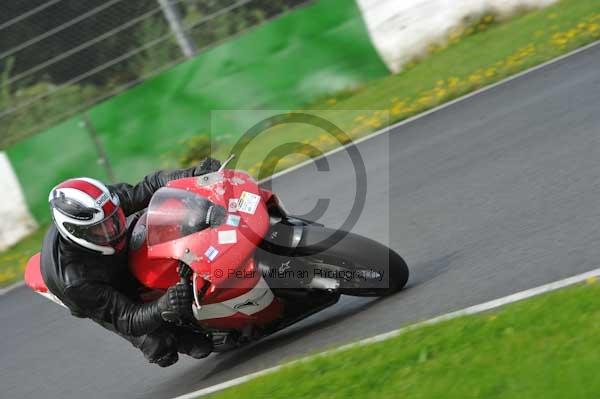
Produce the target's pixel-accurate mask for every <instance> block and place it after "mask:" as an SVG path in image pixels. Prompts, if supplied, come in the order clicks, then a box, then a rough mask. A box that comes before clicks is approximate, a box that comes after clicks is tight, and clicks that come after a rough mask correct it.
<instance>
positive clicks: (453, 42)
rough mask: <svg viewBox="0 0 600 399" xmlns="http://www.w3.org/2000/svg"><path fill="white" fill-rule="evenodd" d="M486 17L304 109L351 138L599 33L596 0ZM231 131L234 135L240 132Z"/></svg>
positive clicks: (11, 258) (281, 136) (12, 263)
mask: <svg viewBox="0 0 600 399" xmlns="http://www.w3.org/2000/svg"><path fill="white" fill-rule="evenodd" d="M491 18H492V19H490V17H488V18H487V19H486V18H483V19H482V20H481V21H479V22H478V23H477V24H476V25H474V26H472V27H470V28H469V27H465V29H464V30H463V31H462V32H461V31H457V32H455V34H454V35H453V36H452V37H451V38H449V42H448V44H447V45H445V46H438V47H432V48H431V52H430V54H429V55H427V56H424V57H423V58H422V59H421V60H418V61H415V62H413V63H412V64H411V65H408V66H407V67H406V68H405V70H404V71H403V72H401V73H399V74H396V75H392V76H388V77H385V78H382V79H378V80H375V81H373V82H371V83H370V84H369V85H368V86H365V87H363V88H362V89H359V90H355V91H345V92H343V93H340V94H339V95H338V96H333V97H331V98H327V99H323V100H322V101H320V102H317V103H315V104H312V105H311V106H309V107H307V110H308V111H310V113H313V114H316V115H319V116H322V117H324V118H326V119H328V120H331V121H332V122H334V123H335V124H337V125H338V126H340V127H341V128H342V129H343V130H344V131H345V132H346V133H347V135H348V137H350V138H351V139H358V138H360V137H364V136H365V135H367V134H369V133H371V132H373V131H376V130H378V129H381V128H382V127H384V126H386V125H389V124H391V123H394V122H397V121H400V120H403V119H406V118H409V117H411V116H414V115H416V114H418V113H421V112H424V111H426V110H428V109H431V108H433V107H436V106H438V105H440V104H443V103H445V102H447V101H450V100H453V99H455V98H457V97H459V96H461V95H464V94H466V93H468V92H471V91H473V90H477V89H479V88H481V87H483V86H486V85H489V84H492V83H494V82H497V81H499V80H501V79H503V78H506V77H508V76H511V75H513V74H515V73H518V72H520V71H522V70H524V69H526V68H529V67H531V66H534V65H538V64H540V63H542V62H544V61H547V60H549V59H552V58H554V57H557V56H559V55H561V54H564V53H566V52H568V51H571V50H573V49H575V48H578V47H581V46H583V45H585V44H587V43H590V42H592V41H595V40H598V39H600V1H597V0H563V1H561V2H559V3H557V4H556V5H554V6H551V7H548V8H545V9H543V10H539V11H535V12H531V13H527V14H524V15H521V16H518V17H515V18H513V19H511V20H509V21H506V22H497V21H495V19H493V17H491ZM240 119H247V120H252V118H240ZM216 123H217V124H216V127H217V128H218V126H219V125H218V121H217V122H216ZM223 125H227V126H230V124H228V123H223ZM249 127H250V126H243V129H247V128H249ZM228 133H231V136H233V137H236V135H237V136H239V135H240V134H241V131H239V132H228ZM291 142H297V143H301V144H302V145H303V146H302V147H298V148H297V151H296V152H295V153H293V154H290V155H287V156H285V157H283V158H281V157H273V156H267V155H268V152H269V151H270V150H271V149H273V148H275V147H276V146H279V145H281V144H284V143H291ZM345 142H346V141H345V139H344V138H341V137H333V136H331V135H329V134H327V133H324V132H323V131H321V130H319V129H316V128H311V127H307V126H305V125H302V126H299V125H298V124H292V125H287V126H280V127H278V128H271V129H269V130H268V131H266V132H265V133H264V134H263V135H261V136H260V139H257V140H254V141H253V142H252V143H251V145H249V146H248V148H247V149H246V150H245V151H244V153H243V154H241V156H240V157H239V161H238V163H237V165H236V167H237V168H240V169H246V170H249V171H250V172H251V173H252V174H254V175H255V176H259V177H264V176H266V175H268V174H269V173H270V171H279V170H282V169H285V168H287V167H290V166H292V165H294V164H297V163H299V162H302V161H304V160H306V159H308V158H310V157H315V156H318V155H319V154H321V153H323V152H326V151H328V150H331V149H333V148H335V147H337V146H339V145H340V144H344V143H345ZM218 144H219V145H218V147H217V148H216V153H215V154H214V155H215V156H216V157H218V158H221V159H224V158H226V157H227V155H228V154H229V151H230V150H231V147H232V145H233V142H231V141H223V142H219V143H218ZM182 147H185V146H182ZM26 150H27V149H26V148H24V151H26ZM83 155H84V154H82V159H83V158H85V157H84V156H83ZM165 155H166V158H167V159H166V160H165V165H164V166H165V167H176V166H178V165H177V162H178V160H177V157H176V156H175V154H165ZM59 166H61V168H62V169H61V170H63V171H64V170H66V169H68V168H67V166H68V165H59ZM38 169H39V168H38ZM59 169H60V168H59ZM32 170H36V169H35V167H33V169H32ZM53 170H56V168H54V169H53ZM69 170H70V169H69ZM40 173H41V172H40ZM57 173H59V174H60V171H58V172H57ZM41 236H42V234H41V233H40V234H37V235H34V236H33V237H31V238H29V239H27V240H26V242H24V243H23V244H19V245H18V246H17V247H15V248H14V249H9V250H8V251H6V252H4V253H2V254H0V287H1V286H3V285H7V284H10V283H11V282H13V281H15V280H17V279H19V278H20V274H21V272H22V270H23V269H24V266H25V263H24V261H25V258H27V257H28V256H29V255H31V254H33V252H35V251H36V250H37V249H38V247H39V242H38V241H36V240H39V239H40V237H41ZM17 248H18V249H17ZM2 259H6V260H2Z"/></svg>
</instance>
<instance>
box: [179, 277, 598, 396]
mask: <svg viewBox="0 0 600 399" xmlns="http://www.w3.org/2000/svg"><path fill="white" fill-rule="evenodd" d="M598 277H600V269H595V270H592V271H590V272H587V273H583V274H578V275H576V276H573V277H569V278H566V279H564V280H559V281H555V282H553V283H549V284H545V285H542V286H539V287H535V288H530V289H528V290H525V291H521V292H517V293H516V294H512V295H508V296H505V297H503V298H498V299H494V300H492V301H489V302H484V303H482V304H479V305H475V306H470V307H468V308H465V309H462V310H458V311H456V312H451V313H446V314H443V315H440V316H437V317H434V318H433V319H429V320H425V321H422V322H419V323H416V324H411V325H409V326H406V327H403V328H399V329H397V330H394V331H390V332H387V333H384V334H379V335H375V336H374V337H370V338H366V339H363V340H360V341H357V342H354V343H351V344H347V345H343V346H340V347H339V348H336V349H332V350H328V351H325V352H322V353H319V354H316V355H311V356H307V357H303V358H300V359H298V360H294V361H291V362H289V363H285V364H282V365H279V366H275V367H271V368H268V369H265V370H261V371H258V372H255V373H252V374H248V375H245V376H242V377H238V378H235V379H233V380H229V381H226V382H223V383H221V384H217V385H213V386H210V387H207V388H203V389H200V390H198V391H195V392H190V393H188V394H185V395H182V396H178V397H176V398H173V399H195V398H197V397H199V396H204V395H209V394H211V393H215V392H218V391H221V390H223V389H227V388H231V387H234V386H236V385H240V384H243V383H245V382H248V381H251V380H253V379H255V378H257V377H260V376H263V375H266V374H271V373H274V372H276V371H278V370H280V369H282V368H283V367H286V366H289V365H292V364H295V363H299V362H306V361H309V360H312V359H315V358H317V357H321V356H328V355H331V354H335V353H336V352H340V351H343V350H347V349H350V348H355V347H357V346H363V345H369V344H373V343H376V342H381V341H385V340H387V339H390V338H394V337H397V336H398V335H400V334H403V333H405V332H407V331H411V330H414V329H416V328H418V327H422V326H426V325H431V324H437V323H440V322H442V321H446V320H451V319H455V318H457V317H461V316H468V315H473V314H476V313H482V312H486V311H488V310H492V309H496V308H499V307H501V306H504V305H507V304H510V303H513V302H518V301H521V300H523V299H527V298H531V297H533V296H536V295H540V294H543V293H546V292H550V291H554V290H557V289H560V288H564V287H567V286H570V285H573V284H577V283H581V282H583V281H586V280H587V279H590V278H598Z"/></svg>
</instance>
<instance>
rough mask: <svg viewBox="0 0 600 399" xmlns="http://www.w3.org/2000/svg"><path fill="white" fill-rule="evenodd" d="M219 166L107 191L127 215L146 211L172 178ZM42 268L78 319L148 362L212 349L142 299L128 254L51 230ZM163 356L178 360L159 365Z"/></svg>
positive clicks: (204, 166) (51, 287) (155, 176)
mask: <svg viewBox="0 0 600 399" xmlns="http://www.w3.org/2000/svg"><path fill="white" fill-rule="evenodd" d="M217 168H218V161H214V160H210V159H209V160H207V161H205V162H203V164H202V165H201V166H200V167H194V168H190V169H182V170H175V171H161V172H157V173H154V174H151V175H148V176H146V177H145V178H144V179H143V181H142V182H140V183H138V184H137V185H135V186H131V185H129V184H125V183H121V184H115V185H111V186H108V188H109V190H110V191H111V192H114V193H116V194H117V195H118V196H119V199H120V202H121V208H122V209H123V211H124V212H125V215H126V216H129V215H132V214H135V213H136V212H138V211H140V210H143V209H144V208H146V207H147V206H148V203H149V202H150V199H151V197H152V195H153V194H154V192H156V191H157V190H158V189H159V188H161V187H163V186H164V185H166V183H167V182H169V181H170V180H175V179H180V178H184V177H191V176H199V175H201V174H205V173H208V172H211V171H214V170H216V169H217ZM128 239H129V237H128ZM41 270H42V276H43V278H44V281H45V283H46V285H47V286H48V289H49V290H50V292H52V293H53V294H54V295H56V296H57V297H58V298H59V299H60V300H61V301H62V302H63V303H64V304H65V305H66V306H67V307H68V308H69V310H70V311H71V313H72V314H73V315H74V316H76V317H83V318H90V319H92V320H94V321H95V322H97V323H99V324H100V325H102V326H103V327H105V328H107V329H109V330H111V331H113V332H116V333H117V334H119V335H121V336H122V337H124V338H125V339H127V340H128V341H130V342H131V343H132V344H133V345H134V346H135V347H137V348H140V349H141V350H142V352H143V353H144V355H145V357H146V358H147V359H148V360H149V361H150V362H153V363H158V364H159V365H161V366H164V365H170V364H172V363H174V361H176V360H177V351H179V352H180V353H187V354H190V353H189V352H190V350H192V348H191V346H193V345H194V344H199V345H204V348H203V349H206V351H210V349H207V347H209V346H210V344H209V343H208V342H202V340H203V339H205V338H204V337H198V336H196V335H197V334H193V333H191V332H187V331H186V330H183V329H177V328H176V327H175V326H171V325H166V323H165V321H163V319H162V318H161V316H160V312H159V311H158V308H157V304H156V303H155V302H151V303H147V304H144V303H142V302H141V301H140V300H139V297H138V293H139V289H140V288H141V287H140V284H139V283H138V282H137V280H135V278H134V277H133V276H132V275H131V274H130V272H129V269H128V267H127V251H126V250H123V251H121V252H120V253H117V254H115V255H112V256H106V255H101V254H97V253H94V252H92V251H89V250H87V249H84V248H82V247H79V246H77V245H74V244H72V243H70V242H69V241H67V240H65V239H64V238H63V237H61V236H60V235H59V234H58V231H57V229H56V227H54V226H52V227H50V229H49V230H48V232H47V234H46V236H45V238H44V243H43V247H42V255H41ZM165 356H167V357H169V356H170V357H171V359H172V358H173V356H175V359H174V361H171V362H168V361H167V362H166V363H168V364H161V359H164V358H165Z"/></svg>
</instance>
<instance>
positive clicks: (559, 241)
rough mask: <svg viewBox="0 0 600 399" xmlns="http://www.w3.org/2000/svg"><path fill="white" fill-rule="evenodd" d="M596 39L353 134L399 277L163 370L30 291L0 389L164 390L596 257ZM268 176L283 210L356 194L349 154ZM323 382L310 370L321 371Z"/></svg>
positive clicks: (341, 214) (507, 289)
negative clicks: (388, 287) (232, 347)
mask: <svg viewBox="0 0 600 399" xmlns="http://www.w3.org/2000/svg"><path fill="white" fill-rule="evenodd" d="M599 65H600V46H595V47H592V48H590V49H588V50H586V51H584V52H581V53H578V54H576V55H574V56H571V57H569V58H567V59H564V60H562V61H560V62H558V63H555V64H552V65H549V66H546V67H544V68H542V69H540V70H537V71H535V72H533V73H530V74H527V75H525V76H522V77H520V78H518V79H516V80H513V81H511V82H508V83H506V84H503V85H500V86H498V87H495V88H493V89H491V90H488V91H485V92H483V93H481V94H479V95H476V96H473V97H471V98H469V99H466V100H464V101H461V102H459V103H457V104H454V105H452V106H450V107H448V108H445V109H442V110H440V111H437V112H435V113H432V114H429V115H427V116H425V117H423V118H420V119H418V120H416V121H414V122H411V123H409V124H406V125H403V126H400V127H398V128H395V129H393V131H392V132H391V133H390V134H382V135H379V136H377V137H375V138H373V139H370V140H367V141H364V142H363V143H361V144H359V146H358V149H359V150H360V154H361V155H362V157H363V159H364V162H365V166H366V168H367V174H368V178H367V187H368V195H367V201H366V204H365V208H364V209H363V211H362V213H361V217H360V219H359V221H358V223H357V224H356V226H355V227H354V231H356V232H358V233H361V234H364V235H367V236H369V237H372V238H375V239H377V240H380V241H382V242H386V243H389V244H390V245H391V246H392V247H393V248H395V249H396V250H397V251H398V252H399V253H401V254H402V255H403V256H404V257H405V258H406V260H407V262H408V264H409V266H410V267H411V271H412V275H411V279H410V281H409V285H408V287H407V289H406V290H405V291H403V292H401V293H399V294H397V295H395V296H393V297H390V298H386V299H380V300H373V299H361V298H351V297H344V298H343V300H342V301H341V302H340V303H339V304H338V305H336V306H335V307H333V308H330V309H329V310H327V311H325V312H322V313H321V314H318V315H316V316H314V317H312V318H310V319H308V320H306V321H304V322H303V323H301V324H298V325H296V326H294V327H292V328H290V329H288V330H285V331H282V332H280V333H279V334H276V335H274V336H272V337H270V338H269V339H266V340H264V341H262V342H259V343H256V344H254V345H252V346H250V347H247V348H244V349H242V350H239V351H237V352H232V353H227V354H221V355H213V356H211V357H209V358H208V359H207V360H204V361H194V360H189V359H183V360H181V361H180V362H179V363H178V364H177V365H176V366H174V367H172V368H169V369H160V368H158V367H156V366H152V365H148V364H146V363H145V362H144V360H143V359H142V357H141V355H140V354H139V353H137V352H136V350H135V349H133V348H131V347H130V346H129V344H128V343H126V342H124V341H123V340H122V339H121V338H119V337H117V336H114V335H112V334H110V333H107V332H105V331H103V330H102V329H100V328H98V327H97V326H95V325H93V324H92V323H90V322H88V321H85V320H77V319H74V318H72V317H69V316H68V315H67V313H66V311H65V310H63V309H61V308H59V307H58V306H56V305H54V304H52V303H50V302H48V301H47V300H45V299H43V298H42V297H39V296H37V295H35V294H33V293H31V292H29V291H28V290H27V289H25V288H19V289H17V290H14V291H13V292H11V293H9V294H7V295H5V296H3V297H2V298H0V329H1V332H2V333H1V337H2V340H1V341H0V364H1V371H0V387H1V388H0V397H2V398H38V397H46V398H63V399H68V398H81V397H84V398H87V399H93V398H105V397H109V396H110V397H118V398H146V399H148V398H170V397H173V396H176V395H180V394H183V393H186V392H189V391H192V390H196V389H199V388H201V387H204V386H209V385H213V384H216V383H219V382H222V381H226V380H229V379H231V378H235V377H238V376H240V375H243V374H247V373H249V372H253V371H257V370H260V369H263V368H266V367H270V366H273V365H276V364H278V363H280V362H282V361H285V360H287V359H292V358H294V357H298V356H300V355H304V354H308V353H313V352H316V351H319V350H322V349H327V348H331V347H333V346H337V345H340V344H343V343H347V342H350V341H353V340H356V339H359V338H364V337H368V336H371V335H375V334H378V333H382V332H386V331H389V330H393V329H396V328H398V327H400V326H401V325H404V324H407V323H411V322H414V321H418V320H423V319H426V318H429V317H432V316H436V315H439V314H442V313H445V312H449V311H453V310H457V309H460V308H463V307H466V306H470V305H474V304H477V303H481V302H484V301H488V300H491V299H494V298H497V297H501V296H505V295H508V294H511V293H514V292H517V291H521V290H524V289H527V288H531V287H534V286H537V285H541V284H544V283H548V282H551V281H554V280H558V279H561V278H565V277H568V276H571V275H575V274H578V273H582V272H585V271H588V270H592V269H594V268H597V267H598V263H599V259H600V206H599V204H600V67H599ZM327 160H328V163H329V167H330V171H329V172H318V171H317V170H316V169H315V168H314V166H307V167H303V168H300V169H298V170H295V171H293V172H291V173H289V174H287V175H285V176H284V177H281V178H278V179H276V180H275V181H274V184H273V187H274V190H275V191H276V192H278V193H280V194H281V196H282V197H283V200H284V202H285V203H286V205H287V208H288V210H289V211H291V212H293V213H304V212H307V211H308V210H309V209H311V208H312V206H313V205H314V204H315V201H316V198H319V197H320V198H329V199H330V204H329V208H328V211H327V212H326V214H325V215H324V216H323V218H322V219H321V221H322V222H325V223H327V224H329V225H332V226H334V227H337V226H339V224H340V223H341V222H342V221H343V219H344V218H345V217H346V215H347V214H348V210H349V209H350V205H351V203H352V200H353V198H354V189H355V187H354V169H353V167H352V164H351V162H350V161H349V158H348V156H347V154H346V153H345V152H343V151H342V152H338V153H336V154H333V155H331V156H329V157H328V158H327ZM315 378H318V376H315Z"/></svg>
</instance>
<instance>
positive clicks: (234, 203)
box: [227, 198, 239, 212]
mask: <svg viewBox="0 0 600 399" xmlns="http://www.w3.org/2000/svg"><path fill="white" fill-rule="evenodd" d="M238 201H239V200H238V199H237V198H229V208H228V209H227V210H228V211H229V212H236V211H237V210H238Z"/></svg>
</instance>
